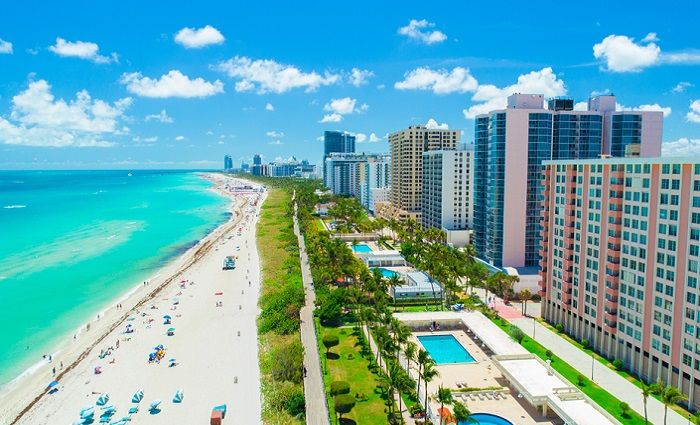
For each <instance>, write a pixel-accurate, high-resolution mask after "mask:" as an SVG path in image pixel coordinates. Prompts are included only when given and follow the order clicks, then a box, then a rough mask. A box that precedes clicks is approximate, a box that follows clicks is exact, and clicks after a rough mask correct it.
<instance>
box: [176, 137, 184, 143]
mask: <svg viewBox="0 0 700 425" xmlns="http://www.w3.org/2000/svg"><path fill="white" fill-rule="evenodd" d="M175 140H177V141H178V142H181V141H183V140H185V136H177V137H175Z"/></svg>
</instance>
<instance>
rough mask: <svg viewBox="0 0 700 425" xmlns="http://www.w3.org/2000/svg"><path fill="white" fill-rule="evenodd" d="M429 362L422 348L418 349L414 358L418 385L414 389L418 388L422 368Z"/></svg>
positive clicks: (428, 357) (426, 353)
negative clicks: (416, 366) (416, 365)
mask: <svg viewBox="0 0 700 425" xmlns="http://www.w3.org/2000/svg"><path fill="white" fill-rule="evenodd" d="M430 360H431V359H430V355H429V354H428V352H427V351H425V350H424V349H422V348H419V349H418V355H417V356H416V363H417V364H418V385H416V388H420V379H421V377H422V373H423V367H424V366H425V364H426V363H428V362H429V361H430Z"/></svg>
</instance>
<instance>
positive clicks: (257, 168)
mask: <svg viewBox="0 0 700 425" xmlns="http://www.w3.org/2000/svg"><path fill="white" fill-rule="evenodd" d="M250 173H251V174H252V175H254V176H264V175H265V174H264V173H263V165H262V156H260V154H258V153H256V154H255V155H253V166H252V167H251V169H250Z"/></svg>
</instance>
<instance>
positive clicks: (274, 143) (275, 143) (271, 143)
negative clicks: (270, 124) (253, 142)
mask: <svg viewBox="0 0 700 425" xmlns="http://www.w3.org/2000/svg"><path fill="white" fill-rule="evenodd" d="M283 144H284V143H282V141H281V140H273V141H271V142H269V143H268V145H283Z"/></svg>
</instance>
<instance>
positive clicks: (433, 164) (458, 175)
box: [421, 145, 474, 231]
mask: <svg viewBox="0 0 700 425" xmlns="http://www.w3.org/2000/svg"><path fill="white" fill-rule="evenodd" d="M473 161H474V145H467V147H466V148H465V149H460V150H453V151H444V150H438V151H427V152H423V181H422V192H421V222H422V225H423V227H424V228H428V227H436V228H438V229H443V230H445V231H451V230H465V229H467V228H470V227H471V226H472V201H471V195H472V190H473V188H472V181H473V179H472V176H471V169H472V165H473Z"/></svg>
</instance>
